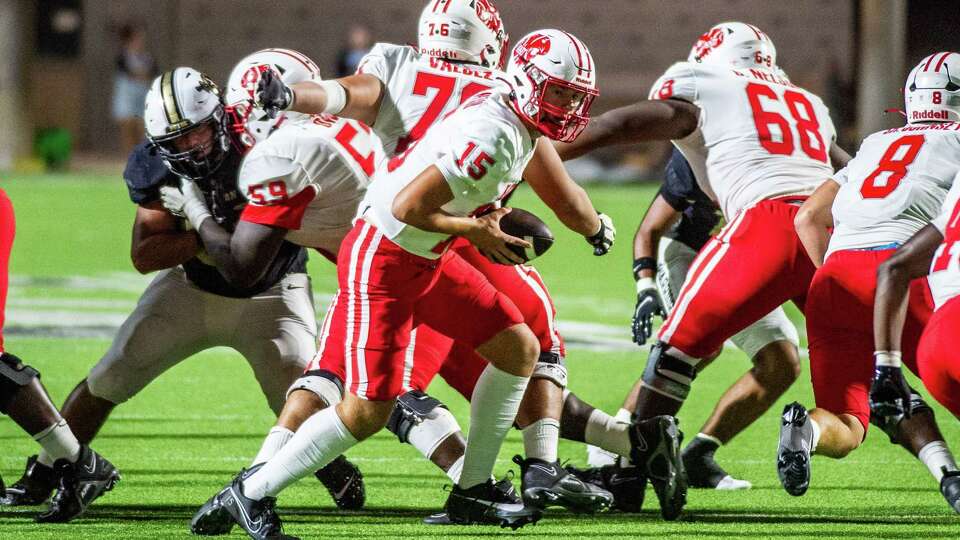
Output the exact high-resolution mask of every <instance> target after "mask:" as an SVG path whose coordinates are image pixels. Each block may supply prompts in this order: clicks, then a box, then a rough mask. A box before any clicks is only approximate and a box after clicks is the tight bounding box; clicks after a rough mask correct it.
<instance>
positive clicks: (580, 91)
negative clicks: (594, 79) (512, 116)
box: [520, 63, 599, 142]
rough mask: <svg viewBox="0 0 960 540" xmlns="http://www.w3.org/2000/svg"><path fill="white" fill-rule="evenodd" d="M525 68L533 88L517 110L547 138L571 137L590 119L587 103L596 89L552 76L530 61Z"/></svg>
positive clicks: (564, 138) (596, 93)
mask: <svg viewBox="0 0 960 540" xmlns="http://www.w3.org/2000/svg"><path fill="white" fill-rule="evenodd" d="M525 72H526V74H527V76H528V77H529V78H530V80H531V81H532V82H533V87H534V89H533V92H532V93H531V95H530V99H529V100H527V102H526V103H525V104H524V105H523V106H522V108H521V110H520V113H521V114H522V115H523V116H524V117H525V118H526V119H527V120H528V121H529V122H530V123H532V124H533V125H535V126H536V127H537V130H538V131H540V133H543V134H544V135H546V136H547V137H549V138H550V139H553V140H556V141H560V142H572V141H574V140H575V139H576V138H577V137H578V136H579V135H580V133H582V132H583V130H584V129H586V127H587V124H588V123H589V122H590V106H591V105H593V100H594V99H596V97H597V95H598V94H599V92H598V91H597V90H596V89H595V88H588V87H586V86H582V85H579V84H576V83H572V82H570V81H565V80H563V79H559V78H557V77H552V76H550V75H548V74H547V73H544V72H543V71H542V70H541V69H540V68H538V67H537V66H536V65H534V64H532V63H531V64H528V65H527V68H526V70H525ZM558 100H559V101H564V100H565V101H567V103H568V106H566V107H564V106H561V105H558V104H556V102H557V101H558Z"/></svg>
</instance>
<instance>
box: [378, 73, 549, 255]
mask: <svg viewBox="0 0 960 540" xmlns="http://www.w3.org/2000/svg"><path fill="white" fill-rule="evenodd" d="M532 157H533V139H532V138H531V136H530V132H529V131H528V130H527V128H526V127H525V126H524V125H523V122H522V121H521V120H520V119H519V118H518V117H517V115H516V114H514V112H513V111H512V110H511V109H510V107H509V105H508V104H507V101H506V96H505V95H504V94H502V93H499V92H495V93H491V94H483V95H480V96H477V97H476V98H474V100H471V101H470V102H468V103H467V104H466V105H464V106H463V107H461V108H460V109H458V110H457V111H456V112H455V113H454V114H452V115H450V116H449V117H447V118H446V119H445V120H443V121H442V122H441V123H439V124H437V125H435V126H434V127H432V128H431V129H430V131H429V132H428V133H427V135H426V136H425V137H424V138H423V139H421V140H420V141H419V142H418V143H417V144H416V145H414V146H412V147H411V148H410V150H409V151H408V152H406V153H405V154H402V155H399V156H396V157H394V158H393V159H391V160H390V164H389V165H388V166H387V167H385V168H382V169H378V172H377V176H376V179H375V181H374V182H373V183H372V185H371V187H370V190H369V191H368V192H367V196H366V198H365V199H364V201H363V203H361V205H360V213H361V215H362V217H363V218H364V219H366V220H367V221H368V222H370V223H371V224H373V225H375V226H376V227H377V228H378V229H380V230H381V231H382V232H383V233H384V235H386V236H387V238H389V239H390V240H392V241H393V242H394V243H396V244H398V245H399V246H400V247H402V248H404V249H405V250H407V251H409V252H411V253H413V254H415V255H419V256H421V257H425V258H429V259H434V258H437V257H439V256H440V255H441V254H442V253H443V250H444V249H445V248H446V244H447V241H448V240H449V239H450V237H449V236H448V235H446V234H443V233H436V232H429V231H424V230H421V229H417V228H416V227H413V226H411V225H407V224H406V223H403V222H401V221H400V220H398V219H397V218H396V217H395V216H394V215H393V211H392V207H393V201H394V199H395V198H396V196H397V194H398V193H400V191H401V190H403V188H404V187H406V186H407V185H408V184H409V183H410V182H412V181H413V180H414V179H415V178H416V177H417V176H419V175H420V174H421V173H422V172H423V171H425V170H426V169H428V168H429V167H431V166H436V167H437V168H438V169H439V170H440V172H441V174H443V176H444V178H445V179H446V181H447V183H448V185H449V186H450V190H451V192H452V194H453V200H451V201H449V202H447V203H446V204H445V205H443V206H442V207H441V209H442V210H443V211H444V212H447V213H448V214H450V215H454V216H461V217H464V216H469V215H472V214H474V213H475V212H476V211H477V210H478V209H481V208H483V207H486V206H489V205H491V204H494V203H496V202H497V201H498V200H500V199H501V198H502V197H504V196H505V195H507V194H508V193H509V192H510V191H512V189H513V187H514V186H515V185H516V184H517V183H519V182H520V181H521V176H522V173H523V169H524V168H525V167H526V165H527V163H528V162H529V161H530V158H532Z"/></svg>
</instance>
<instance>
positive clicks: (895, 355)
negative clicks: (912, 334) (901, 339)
mask: <svg viewBox="0 0 960 540" xmlns="http://www.w3.org/2000/svg"><path fill="white" fill-rule="evenodd" d="M902 357H903V354H902V353H901V352H900V351H876V352H874V353H873V359H874V362H875V363H876V365H877V367H892V368H899V367H900V364H901V362H900V359H901V358H902Z"/></svg>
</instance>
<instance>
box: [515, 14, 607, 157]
mask: <svg viewBox="0 0 960 540" xmlns="http://www.w3.org/2000/svg"><path fill="white" fill-rule="evenodd" d="M507 82H508V83H509V84H510V87H511V88H512V92H511V93H510V103H511V104H512V106H513V108H514V110H515V111H516V112H517V114H519V115H520V117H521V118H524V119H526V120H527V121H528V122H529V123H531V124H533V125H534V126H536V127H537V129H538V130H539V131H540V132H541V133H543V134H544V135H546V136H547V137H549V138H551V139H554V140H557V141H563V142H570V141H573V140H574V139H576V138H577V137H578V136H579V135H580V133H581V132H582V131H583V130H584V129H585V128H586V127H587V123H588V122H589V121H590V106H591V105H592V104H593V100H594V99H596V97H597V95H599V91H598V90H597V70H596V68H595V66H594V63H593V57H592V56H591V55H590V51H589V50H588V49H587V46H586V45H584V44H583V42H582V41H580V40H579V39H577V38H576V37H574V36H573V35H572V34H568V33H566V32H564V31H562V30H554V29H546V30H536V31H534V32H531V33H529V34H527V35H526V36H524V37H523V38H522V39H521V40H520V41H519V42H518V43H517V46H516V47H514V48H513V52H512V53H511V54H510V60H509V62H508V63H507ZM555 94H559V95H565V96H566V97H567V98H570V99H567V101H568V103H567V104H565V105H563V106H558V105H557V104H556V97H555ZM551 101H554V103H551Z"/></svg>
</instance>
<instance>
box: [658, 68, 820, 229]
mask: <svg viewBox="0 0 960 540" xmlns="http://www.w3.org/2000/svg"><path fill="white" fill-rule="evenodd" d="M671 98H676V99H681V100H684V101H689V102H690V103H693V104H694V105H696V106H697V107H699V108H700V119H699V124H698V127H697V129H696V130H695V131H694V132H693V133H691V134H690V135H688V136H687V137H685V138H684V139H681V140H676V141H674V144H675V145H676V146H677V147H678V148H679V149H680V151H681V152H683V155H684V156H685V157H686V158H687V161H688V162H689V163H690V166H691V167H692V168H693V170H694V173H695V174H696V177H697V182H698V183H699V184H700V187H701V188H702V189H703V191H704V192H705V193H707V195H709V196H710V197H711V198H712V199H714V200H715V201H716V202H717V204H718V205H719V206H720V209H721V210H722V211H723V215H724V217H725V218H726V219H727V220H730V219H732V218H733V216H735V215H736V214H737V212H739V211H740V210H742V209H744V208H747V207H749V206H751V205H753V204H755V203H757V202H759V201H761V200H764V199H770V198H775V197H780V196H786V195H808V194H810V193H812V192H813V190H814V189H816V187H817V186H818V185H819V184H820V183H821V182H823V181H824V179H826V178H827V177H829V176H830V175H831V174H832V173H833V168H832V167H831V165H830V157H829V154H830V145H831V144H832V143H833V140H834V139H835V138H836V131H835V130H834V127H833V122H832V121H831V120H830V115H829V112H828V110H827V107H826V106H825V105H824V104H823V102H822V101H821V100H820V98H819V97H817V96H816V95H814V94H812V93H810V92H808V91H806V90H804V89H802V88H799V87H797V86H795V85H794V84H792V83H791V82H790V81H789V80H787V79H786V77H783V76H780V75H778V74H777V73H775V72H773V71H771V70H766V69H744V68H736V69H734V68H732V67H726V66H714V65H707V64H695V63H690V62H680V63H677V64H674V65H673V66H671V67H670V68H669V69H668V70H667V71H666V73H664V74H663V76H661V77H660V79H659V80H658V81H657V82H656V83H655V84H654V86H653V89H652V90H651V92H650V99H671Z"/></svg>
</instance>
